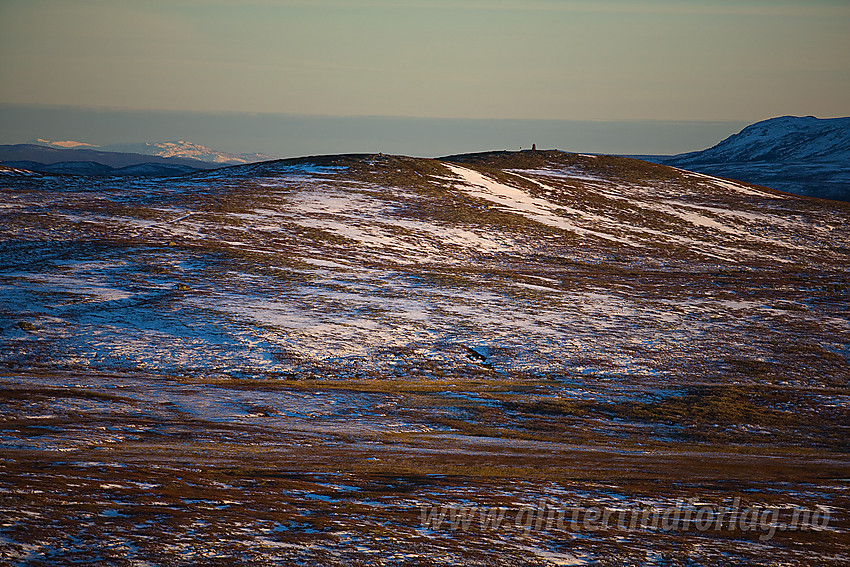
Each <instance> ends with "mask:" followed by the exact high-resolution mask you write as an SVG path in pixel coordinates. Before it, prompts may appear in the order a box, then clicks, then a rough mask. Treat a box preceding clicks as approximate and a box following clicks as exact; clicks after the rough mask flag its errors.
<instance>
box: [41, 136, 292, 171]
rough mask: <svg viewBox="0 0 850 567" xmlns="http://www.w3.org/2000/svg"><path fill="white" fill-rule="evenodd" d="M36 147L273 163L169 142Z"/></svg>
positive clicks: (60, 143)
mask: <svg viewBox="0 0 850 567" xmlns="http://www.w3.org/2000/svg"><path fill="white" fill-rule="evenodd" d="M30 143H32V144H38V145H40V146H47V147H50V148H62V149H83V148H86V149H97V150H100V151H105V152H120V153H132V154H142V155H148V156H157V157H163V158H184V159H195V160H199V161H205V162H209V163H215V164H220V165H239V164H243V163H255V162H258V161H268V160H273V159H277V158H275V157H274V156H270V155H268V154H260V153H247V154H233V153H229V152H222V151H219V150H214V149H212V148H209V147H207V146H202V145H201V144H195V143H193V142H186V141H184V140H174V141H170V142H141V143H135V144H109V145H106V146H98V145H95V144H89V143H87V142H76V141H51V140H45V139H42V138H38V139H37V140H33V141H32V142H30Z"/></svg>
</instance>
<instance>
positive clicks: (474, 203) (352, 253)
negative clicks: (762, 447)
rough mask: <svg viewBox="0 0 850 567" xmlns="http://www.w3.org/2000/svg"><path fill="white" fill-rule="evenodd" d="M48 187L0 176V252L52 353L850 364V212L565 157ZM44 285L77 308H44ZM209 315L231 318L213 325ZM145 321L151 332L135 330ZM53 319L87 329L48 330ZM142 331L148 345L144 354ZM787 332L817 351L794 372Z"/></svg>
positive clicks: (462, 364) (271, 368) (198, 366)
mask: <svg viewBox="0 0 850 567" xmlns="http://www.w3.org/2000/svg"><path fill="white" fill-rule="evenodd" d="M10 177H13V176H5V178H4V182H5V183H7V184H8V183H10ZM19 182H20V183H23V184H24V185H27V184H31V183H33V181H32V180H31V178H28V177H22V178H21V180H20V181H19ZM62 182H63V183H68V184H70V185H69V186H67V187H65V188H64V190H63V191H62V192H61V193H59V194H56V193H52V192H51V191H48V192H46V193H45V192H44V190H43V189H41V188H40V187H34V188H32V189H31V190H29V191H28V192H25V193H23V194H21V193H20V192H19V191H18V190H17V189H7V190H4V191H5V195H6V197H5V198H6V199H7V203H8V204H7V207H10V208H7V209H5V211H6V212H5V213H4V216H5V222H4V227H3V229H2V230H3V236H4V240H5V241H6V242H7V244H6V246H7V249H6V252H5V254H7V255H10V256H8V258H7V260H6V262H7V263H8V262H12V265H13V264H15V263H16V262H18V261H19V260H16V259H15V258H18V257H21V258H23V257H31V258H32V259H35V258H43V260H39V261H38V262H36V264H35V265H37V266H39V268H38V271H36V272H32V273H29V274H27V273H17V275H16V276H14V278H13V279H12V280H11V281H9V283H8V287H7V291H8V298H9V301H10V302H11V303H10V312H9V315H7V316H8V317H11V318H12V319H10V320H9V321H8V324H9V325H12V326H14V323H15V319H16V318H17V317H21V316H22V315H20V313H24V312H30V311H32V312H33V316H34V317H35V318H37V319H38V318H39V317H41V315H38V313H43V314H44V316H45V317H47V319H46V320H45V323H44V325H45V333H46V335H44V336H50V337H54V338H55V343H54V342H53V341H52V340H51V341H49V342H48V343H45V342H43V341H41V342H39V341H37V343H38V344H39V345H40V346H39V347H38V348H44V347H45V345H47V344H51V345H53V346H52V347H51V348H52V352H51V354H50V357H49V360H51V361H54V362H51V364H54V363H55V364H58V365H60V366H65V365H67V364H71V363H68V362H63V361H70V360H73V361H74V362H73V364H71V366H73V367H75V365H80V364H82V365H84V366H85V367H88V366H89V365H95V366H97V367H103V368H111V367H113V366H114V367H116V368H119V367H121V366H122V365H124V364H130V361H133V362H132V364H134V365H142V367H144V368H147V369H149V370H151V371H153V370H156V371H167V372H172V371H179V372H207V371H208V370H209V369H210V368H211V366H210V365H212V367H216V368H218V367H220V366H221V364H223V362H222V361H223V360H228V361H229V362H227V364H226V365H225V366H224V367H223V368H226V370H224V369H222V370H221V371H222V372H227V373H236V374H239V375H242V374H249V375H265V374H268V373H271V374H273V375H289V374H292V373H304V372H306V373H316V372H319V373H323V372H325V370H320V369H324V368H326V367H327V364H329V363H330V362H329V361H332V367H333V374H334V375H339V376H349V375H363V376H366V375H370V376H371V375H374V374H375V373H382V372H387V371H391V372H392V373H394V374H398V373H405V372H413V373H417V372H424V373H426V374H428V373H430V372H433V371H435V370H436V369H437V368H442V370H441V372H443V373H444V372H446V371H447V369H450V368H452V369H453V368H456V367H457V369H459V370H462V371H466V370H469V369H472V370H474V371H475V372H478V371H480V368H479V365H478V364H477V363H474V364H471V365H470V363H469V361H468V360H467V354H468V353H467V351H466V350H465V349H466V348H467V347H468V348H478V347H480V348H482V349H487V352H490V353H491V354H490V355H487V356H486V357H485V358H486V361H487V364H488V366H487V371H495V372H503V373H515V372H529V373H532V374H550V373H553V372H554V373H562V372H565V373H572V372H575V371H576V370H575V369H576V368H580V372H582V373H593V374H599V375H606V376H608V375H618V376H619V375H623V376H648V377H656V378H659V379H660V378H663V379H665V380H667V379H674V378H675V377H679V378H681V377H683V376H695V375H698V376H699V377H700V379H704V378H706V377H709V376H711V377H720V376H724V375H726V373H727V372H728V371H729V370H730V368H734V367H735V364H736V363H735V362H730V361H735V360H757V361H768V360H770V361H774V362H770V363H767V362H759V364H765V365H767V366H766V368H773V370H766V372H767V375H772V376H776V377H777V378H778V377H779V376H781V377H782V379H783V380H785V381H793V380H795V379H800V380H802V379H804V377H805V379H806V380H808V379H809V378H808V376H810V373H811V370H812V368H811V365H814V366H816V367H820V366H821V365H823V364H830V365H831V364H837V365H838V366H837V367H836V368H835V369H833V370H830V371H827V368H826V367H824V368H822V372H821V375H822V376H823V377H824V378H823V379H826V377H827V376H836V373H835V372H837V371H838V370H839V369H842V370H841V371H840V372H839V374H838V375H843V374H842V373H843V372H845V371H846V366H845V364H846V362H845V359H844V358H843V357H844V356H845V354H846V353H845V354H840V353H842V352H843V351H841V349H842V348H844V347H842V346H841V345H840V343H839V342H836V341H835V340H834V337H836V336H840V335H841V334H842V333H845V332H846V329H845V328H844V327H843V326H841V325H840V324H838V323H837V322H836V320H835V318H834V317H833V316H832V315H834V313H833V310H834V305H833V303H832V300H825V301H826V302H825V303H822V302H821V300H819V299H817V297H818V295H817V293H819V292H816V291H812V290H817V289H827V288H828V287H829V286H831V285H843V283H842V282H844V280H845V277H846V266H847V265H850V258H848V237H850V230H848V228H850V227H848V216H847V207H842V206H838V205H828V204H826V203H822V202H818V201H806V200H801V199H799V198H795V197H792V196H789V195H786V194H782V193H778V192H775V191H770V190H767V189H764V188H759V187H754V186H749V185H744V184H740V183H732V182H727V181H722V180H719V179H716V178H711V177H707V176H704V175H700V174H696V173H686V172H681V171H677V170H673V169H670V168H667V167H664V166H660V165H653V164H648V163H645V162H638V161H634V160H627V159H624V158H613V157H592V156H580V155H574V154H562V153H559V152H533V153H532V152H526V153H521V154H515V153H491V154H482V155H473V156H458V157H453V158H447V159H445V160H442V161H437V160H425V159H415V158H405V157H392V156H381V155H378V156H338V157H326V158H316V159H313V160H290V161H278V162H266V163H261V164H254V165H245V166H237V167H232V168H226V169H221V170H216V171H213V172H210V173H206V174H198V175H196V176H194V177H193V178H187V179H185V180H179V181H175V182H174V183H171V184H169V185H160V184H159V183H160V182H157V181H151V182H145V181H143V180H139V181H137V182H132V183H128V182H125V181H120V182H118V181H116V182H115V183H111V182H108V181H103V182H99V183H95V184H93V183H92V181H90V180H87V179H83V180H81V181H79V182H78V183H77V185H76V186H75V185H74V182H72V181H62ZM51 183H59V181H55V182H49V183H46V185H50V184H51ZM12 186H14V183H12ZM27 186H28V185H27ZM93 190H95V191H96V194H95V193H92V191H93ZM60 195H61V198H60ZM9 199H11V200H9ZM33 207H37V209H38V210H39V211H41V212H39V213H38V214H34V212H31V211H34V209H33ZM54 234H68V235H73V240H72V241H71V242H70V243H65V242H61V243H60V242H57V241H56V240H55V239H54V237H53V236H52V235H54ZM57 246H58V247H59V249H57ZM8 247H10V248H8ZM17 247H20V249H18V248H17ZM92 247H94V248H92ZM60 249H61V251H60ZM57 253H58V254H59V256H58V258H61V259H62V260H61V261H59V260H57V261H59V263H58V264H54V260H51V258H54V257H56V254H57ZM92 255H94V256H92ZM94 257H96V258H97V261H96V262H95V263H94V264H93V263H92V262H94ZM9 258H11V259H9ZM154 266H158V267H157V268H156V270H155V272H150V271H149V270H151V269H153V267H154ZM188 266H192V267H191V268H189V267H188ZM777 268H779V270H777ZM46 274H51V275H50V276H49V277H48V276H47V275H46ZM154 274H155V275H154ZM216 274H220V275H216ZM130 276H132V277H131V278H130ZM126 278H130V280H133V281H135V280H139V282H141V281H147V282H148V283H147V284H144V285H141V284H140V283H134V284H130V283H127V284H122V283H121V281H123V280H124V279H126ZM130 280H127V281H128V282H129V281H130ZM86 282H88V283H86ZM802 282H805V284H804V286H803V287H800V286H801V285H802ZM178 285H183V286H188V287H189V288H190V289H191V290H192V291H175V290H177V289H178V288H177V287H175V286H178ZM35 292H38V293H37V296H38V297H43V298H44V299H43V303H38V305H40V306H38V307H37V306H36V305H33V304H32V303H31V302H32V297H33V295H32V294H33V293H35ZM57 293H59V294H67V293H70V294H72V295H73V296H79V303H78V304H77V306H76V307H68V308H62V309H59V310H58V311H57V310H53V309H52V308H50V307H48V306H49V305H52V304H53V303H51V302H52V301H53V300H51V299H49V298H50V297H51V296H52V295H53V294H57ZM813 294H814V295H813ZM16 297H18V298H20V299H19V300H13V299H12V298H16ZM270 297H274V299H273V300H272V299H270ZM18 301H20V302H22V303H17V302H18ZM162 302H165V303H162ZM62 303H63V304H64V301H63V302H62ZM14 305H18V306H17V307H14ZM111 305H115V306H116V307H118V306H120V308H119V309H115V310H113V309H111V308H110V307H109V306H111ZM161 305H168V306H169V307H168V309H166V310H165V311H161V310H160V306H161ZM87 306H88V307H87ZM94 308H97V310H98V313H99V314H98V315H97V317H96V318H95V319H91V318H90V316H89V315H88V313H90V309H94ZM33 310H34V311H33ZM59 313H66V315H65V316H60V315H58V314H59ZM211 313H218V315H217V317H223V318H226V319H227V320H228V321H230V324H228V325H227V326H226V327H223V328H216V329H214V328H213V327H211V326H210V325H213V320H214V319H210V315H209V314H211ZM827 313H830V314H831V316H830V317H826V316H825V315H826V314H827ZM57 317H58V318H57ZM104 317H106V319H104ZM151 318H152V319H151ZM187 318H188V319H187ZM777 318H779V319H781V320H784V319H788V318H790V319H792V320H795V321H798V324H799V325H803V326H804V327H805V328H807V329H809V331H807V334H806V335H803V336H800V335H799V330H795V331H793V333H792V332H791V331H790V330H789V329H790V327H786V326H777V325H776V324H775V323H776V321H777V320H779V319H777ZM146 320H156V321H159V322H160V323H159V324H161V325H163V327H162V329H157V330H156V331H153V329H148V328H147V325H146V324H145V325H143V327H142V328H139V327H138V325H139V324H140V321H146ZM187 320H191V321H194V322H193V323H192V324H189V325H186V326H185V328H184V324H186V321H187ZM51 321H52V322H51ZM107 321H108V324H105V323H106V322H107ZM720 322H722V323H723V324H722V325H721V324H719V323H720ZM497 323H498V324H497ZM68 324H73V325H74V326H75V328H77V329H78V331H79V332H78V333H71V334H70V335H69V334H68V333H67V331H63V332H62V333H60V334H59V335H54V334H53V332H52V331H49V330H48V329H53V328H54V327H55V326H56V325H59V326H60V327H61V328H64V329H68V328H69V327H67V325H68ZM836 325H838V326H836ZM165 329H167V330H165ZM140 332H145V333H148V332H155V334H161V336H162V338H163V341H162V342H158V341H146V342H145V344H144V345H142V344H141V343H137V342H136V339H135V338H132V337H136V336H138V334H139V333H140ZM162 333H164V334H162ZM209 333H211V334H209ZM789 333H790V334H789ZM808 333H811V337H810V338H809V339H807V338H805V337H808V336H809V334H808ZM82 336H85V337H88V338H87V340H86V341H85V342H84V343H81V342H79V339H78V337H82ZM92 337H99V338H98V339H97V340H96V341H94V342H92V341H91V338H92ZM166 337H170V338H169V339H168V340H165V338H166ZM754 337H756V338H755V339H754ZM31 339H32V336H30V335H29V334H27V333H23V334H15V333H13V334H12V335H10V336H8V337H7V339H6V340H8V341H11V342H8V343H7V344H6V346H5V348H4V351H3V356H5V360H7V361H10V362H11V361H16V363H22V362H23V360H24V359H26V356H25V355H24V353H29V352H31V349H32V348H36V346H35V344H33V343H32V341H31ZM791 340H793V341H795V342H797V343H800V341H804V343H803V344H809V346H808V347H806V348H807V349H810V350H811V353H812V355H811V359H808V358H807V359H806V361H807V362H806V364H805V365H801V364H800V361H799V360H798V359H797V358H795V357H796V356H797V355H798V354H799V351H796V352H797V354H794V355H791V354H789V352H788V351H787V350H786V348H785V346H786V344H787V342H788V341H791ZM19 341H20V342H19ZM128 341H129V342H128ZM173 341H178V343H179V344H182V345H184V347H182V349H181V352H183V355H182V356H180V357H174V356H173V354H172V349H173V344H174V343H173ZM806 341H810V343H809V342H806ZM247 345H251V346H247ZM567 345H568V346H567ZM824 349H825V350H824ZM836 349H838V350H836ZM707 352H710V353H711V355H710V357H708V359H707V358H706V353H707ZM817 352H822V353H826V352H834V353H836V354H835V356H831V355H830V356H826V357H825V358H823V357H818V356H815V355H814V353H817ZM60 353H64V354H60ZM86 353H87V354H86ZM828 361H831V362H828ZM730 365H731V366H730ZM830 368H831V367H830Z"/></svg>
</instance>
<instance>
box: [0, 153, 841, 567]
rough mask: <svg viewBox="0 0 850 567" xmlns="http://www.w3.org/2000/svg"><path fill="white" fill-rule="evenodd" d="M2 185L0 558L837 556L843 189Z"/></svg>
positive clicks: (384, 174) (660, 173) (660, 172)
mask: <svg viewBox="0 0 850 567" xmlns="http://www.w3.org/2000/svg"><path fill="white" fill-rule="evenodd" d="M0 218H1V219H2V222H0V289H1V291H0V333H1V334H0V345H2V348H1V349H0V562H3V563H8V564H11V565H55V564H62V565H64V564H85V565H139V566H142V565H202V564H203V565H239V564H244V565H249V564H250V565H524V564H527V565H740V564H753V565H812V564H817V565H844V564H847V563H848V562H850V536H849V535H848V529H850V517H848V506H850V493H848V490H850V459H848V451H850V444H848V429H849V428H848V425H850V392H848V381H850V307H848V305H850V301H848V300H850V205H848V204H846V203H839V202H833V201H823V200H816V199H808V198H804V197H797V196H793V195H789V194H784V193H779V192H775V191H772V190H769V189H765V188H762V187H756V186H751V185H746V184H742V183H737V182H732V181H728V180H722V179H718V178H713V177H709V176H705V175H700V174H695V173H689V172H686V171H682V170H676V169H672V168H668V167H664V166H660V165H653V164H648V163H645V162H640V161H636V160H629V159H624V158H614V157H606V156H586V155H578V154H567V153H562V152H554V151H553V152H549V151H547V152H543V151H534V152H519V153H517V152H513V153H508V152H493V153H486V154H473V155H464V156H453V157H448V158H443V159H441V160H429V159H416V158H407V157H398V156H385V155H380V154H378V155H356V156H329V157H327V156H326V157H314V158H302V159H296V160H284V161H276V162H266V163H261V164H253V165H245V166H237V167H233V168H226V169H221V170H216V171H213V172H207V173H202V174H198V175H194V176H189V177H184V178H169V179H134V178H112V179H109V178H105V179H104V178H99V179H95V178H86V177H74V176H42V175H37V174H32V173H29V172H25V171H19V170H11V169H8V168H6V169H4V170H2V171H0ZM499 514H501V518H500V517H499ZM635 518H637V520H635ZM653 518H654V519H653Z"/></svg>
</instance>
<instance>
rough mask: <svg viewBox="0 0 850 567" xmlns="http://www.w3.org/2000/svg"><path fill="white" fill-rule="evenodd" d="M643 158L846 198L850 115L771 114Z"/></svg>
mask: <svg viewBox="0 0 850 567" xmlns="http://www.w3.org/2000/svg"><path fill="white" fill-rule="evenodd" d="M643 158H644V159H648V160H649V161H654V162H656V163H663V164H665V165H672V166H675V167H679V168H682V169H688V170H691V171H697V172H700V173H707V174H710V175H719V176H721V177H729V178H733V179H739V180H742V181H747V182H749V183H757V184H759V185H765V186H767V187H771V188H773V189H779V190H781V191H787V192H789V193H796V194H798V195H807V196H811V197H823V198H828V199H838V200H842V201H850V118H828V119H821V118H815V117H814V116H782V117H779V118H771V119H769V120H764V121H762V122H757V123H755V124H751V125H750V126H747V127H746V128H744V129H743V130H741V131H740V132H739V133H737V134H734V135H732V136H729V137H728V138H726V139H725V140H723V141H722V142H720V143H719V144H717V145H715V146H713V147H711V148H708V149H706V150H702V151H699V152H690V153H686V154H679V155H675V156H643Z"/></svg>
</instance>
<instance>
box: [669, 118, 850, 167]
mask: <svg viewBox="0 0 850 567" xmlns="http://www.w3.org/2000/svg"><path fill="white" fill-rule="evenodd" d="M675 158H676V159H677V160H678V161H679V162H680V163H686V162H688V161H693V162H694V163H735V162H796V161H804V160H817V161H838V162H844V163H847V162H850V118H828V119H821V118H815V117H814V116H803V117H799V116H781V117H779V118H771V119H770V120H764V121H762V122H756V123H755V124H751V125H749V126H747V127H746V128H744V129H743V130H741V131H740V132H738V133H737V134H734V135H732V136H729V137H728V138H726V139H725V140H723V141H722V142H720V143H719V144H717V145H716V146H713V147H711V148H709V149H707V150H703V151H701V152H691V153H687V154H680V155H678V156H675Z"/></svg>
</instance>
